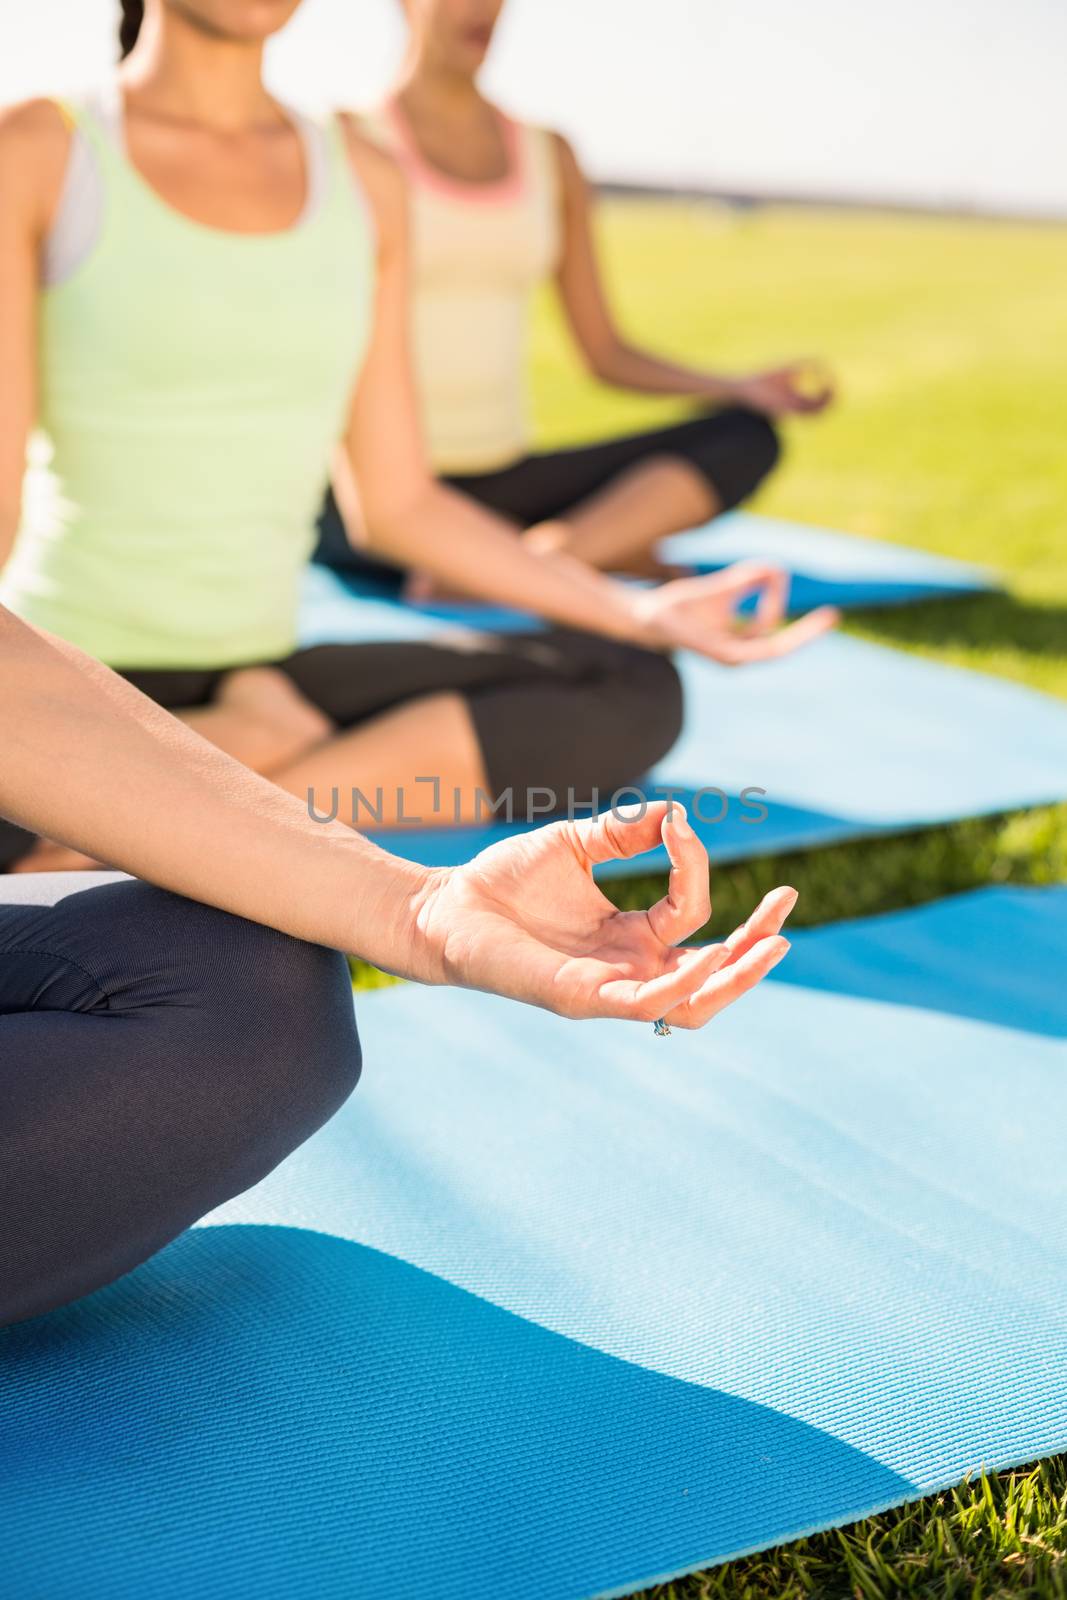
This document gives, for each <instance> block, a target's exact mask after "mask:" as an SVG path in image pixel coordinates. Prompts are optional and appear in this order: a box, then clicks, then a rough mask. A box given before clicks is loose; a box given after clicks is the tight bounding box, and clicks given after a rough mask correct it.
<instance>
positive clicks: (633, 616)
mask: <svg viewBox="0 0 1067 1600" xmlns="http://www.w3.org/2000/svg"><path fill="white" fill-rule="evenodd" d="M349 136H350V150H351V155H352V161H353V165H354V167H355V170H356V172H357V175H358V176H359V178H360V180H361V182H362V183H363V186H364V188H365V190H366V192H367V194H368V196H369V198H370V200H371V203H372V205H373V207H374V211H375V216H376V222H377V233H378V239H379V269H378V285H377V302H376V306H375V315H374V327H373V333H372V336H371V342H370V348H369V350H368V353H367V356H366V358H365V360H364V365H363V370H362V372H361V374H360V378H359V383H358V386H357V389H356V394H355V398H354V401H353V405H352V413H351V420H350V424H349V429H348V435H347V440H346V455H347V461H348V465H349V467H350V470H351V473H352V476H353V477H354V479H355V482H356V484H357V486H358V491H359V503H360V509H361V514H362V523H363V527H364V529H365V530H366V534H367V540H368V543H369V545H370V548H371V549H373V550H377V551H379V552H380V553H381V554H383V555H385V556H387V557H391V558H392V559H394V560H397V561H399V562H400V563H401V564H402V565H406V566H411V567H415V568H417V569H419V570H420V571H424V572H429V573H431V574H432V575H433V576H434V577H436V578H439V579H442V580H443V581H444V582H445V583H446V584H447V585H449V586H451V587H454V588H458V589H461V590H464V591H465V592H466V593H467V594H470V595H474V596H475V597H477V598H479V599H485V600H492V601H495V602H497V603H498V604H502V605H510V606H514V607H516V608H518V609H520V610H525V611H533V612H535V613H536V614H538V615H540V616H544V617H548V618H550V619H551V620H552V621H554V622H560V623H563V624H565V625H566V626H568V627H573V628H580V629H583V630H585V631H587V632H590V633H601V634H607V635H609V636H611V637H615V638H622V639H628V640H632V641H633V642H634V643H638V644H643V645H647V646H649V647H651V648H673V647H674V646H676V645H678V646H682V647H683V648H686V649H692V650H695V651H697V652H698V653H700V654H704V655H708V656H711V657H712V658H713V659H715V660H722V661H730V662H740V661H742V660H757V659H761V658H762V657H763V656H765V655H770V654H775V655H777V654H784V653H785V652H786V651H787V650H789V649H791V648H795V647H796V646H797V645H800V644H802V643H804V642H806V640H807V639H809V638H812V637H814V636H815V634H817V633H820V632H823V631H825V629H826V627H828V626H831V625H832V623H833V621H834V617H833V615H832V614H831V613H829V612H827V611H823V612H819V613H814V614H813V616H812V618H809V619H804V621H803V622H801V623H797V624H794V626H793V627H792V628H787V629H785V630H784V631H783V632H781V633H775V632H774V630H775V629H776V628H777V625H778V623H779V622H780V621H781V617H782V609H783V606H782V604H775V605H771V604H765V605H764V606H762V607H761V609H760V613H759V628H758V630H757V633H755V634H753V633H752V632H751V631H748V632H747V633H746V636H745V638H744V639H743V640H741V639H738V638H736V637H735V632H734V612H735V610H736V607H737V605H738V604H739V603H740V601H741V599H742V598H743V597H744V594H745V593H748V592H752V591H753V590H754V589H758V590H760V591H763V590H765V589H766V590H768V591H769V592H770V593H771V594H773V596H777V597H778V598H779V599H781V600H782V601H783V604H784V596H783V594H782V582H781V575H780V574H777V573H772V572H769V571H768V569H765V568H754V567H747V568H745V569H744V571H743V572H742V571H737V572H735V571H732V570H731V571H728V572H727V573H721V574H714V575H712V576H710V577H707V578H696V579H686V580H684V582H683V583H680V584H679V583H674V584H665V585H663V587H662V588H660V589H657V590H656V591H654V592H651V593H650V592H649V591H646V590H638V589H634V588H632V587H631V586H629V585H626V584H622V583H619V582H617V581H616V580H614V579H612V578H608V577H606V576H605V575H604V574H602V573H599V572H595V571H594V570H593V569H592V568H591V567H588V566H586V565H585V564H584V563H583V562H580V561H577V560H575V559H574V558H573V557H572V556H568V555H566V554H561V553H558V552H556V551H552V552H551V553H548V552H541V551H538V552H536V553H535V552H534V550H533V549H531V548H530V546H529V544H528V543H526V542H525V541H523V540H521V539H517V538H516V537H515V533H514V529H513V528H512V527H511V526H510V524H508V523H506V522H504V521H503V520H502V519H501V518H499V517H496V516H494V515H493V514H492V513H491V512H489V511H486V510H483V509H482V508H481V507H480V506H477V505H475V504H474V502H473V501H471V500H469V499H468V498H467V497H466V496H465V495H461V494H457V493H456V492H454V491H453V490H451V489H449V488H447V487H446V486H445V485H443V484H440V483H438V482H437V481H436V479H435V478H434V477H433V476H432V474H431V472H430V468H429V465H428V462H427V458H426V453H425V449H424V446H423V441H422V430H421V427H420V424H419V416H418V402H417V399H416V396H415V389H414V383H413V379H412V366H411V358H410V352H409V348H408V320H409V306H410V289H409V261H408V239H407V195H406V191H405V187H404V183H403V179H402V178H401V176H400V173H399V171H398V170H397V168H396V167H395V165H394V163H393V162H392V161H391V160H390V159H389V158H388V157H387V156H385V155H383V154H382V152H381V151H379V150H377V149H375V148H374V147H373V146H370V145H368V144H367V143H366V142H365V141H363V140H361V139H359V137H358V135H355V134H354V133H352V132H351V131H350V135H349ZM772 635H773V637H772Z"/></svg>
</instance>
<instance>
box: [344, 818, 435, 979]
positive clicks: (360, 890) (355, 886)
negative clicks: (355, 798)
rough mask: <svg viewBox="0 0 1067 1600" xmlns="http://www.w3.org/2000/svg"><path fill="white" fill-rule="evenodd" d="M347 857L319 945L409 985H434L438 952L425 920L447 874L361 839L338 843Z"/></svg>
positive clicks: (360, 837) (429, 926) (353, 838)
mask: <svg viewBox="0 0 1067 1600" xmlns="http://www.w3.org/2000/svg"><path fill="white" fill-rule="evenodd" d="M342 847H343V848H346V855H347V857H348V859H347V861H346V862H345V863H343V864H342V863H340V862H339V863H338V866H339V867H343V870H340V871H338V872H337V874H336V878H335V887H334V889H333V891H332V894H331V898H332V899H333V900H334V901H335V908H334V909H331V910H330V911H329V912H328V913H327V921H328V923H329V929H328V930H327V933H326V935H325V936H324V938H323V943H325V944H336V945H338V946H340V947H342V948H344V949H346V950H347V951H349V953H350V954H352V955H356V956H360V957H361V958H362V959H363V960H365V961H369V962H371V963H372V964H373V965H374V966H376V967H380V968H381V969H382V971H383V972H389V973H392V974H393V975H394V976H395V977H398V978H410V979H411V980H412V981H413V982H415V983H428V984H439V983H443V982H444V981H445V979H444V952H443V951H442V950H440V949H438V948H437V944H438V942H439V941H437V940H436V939H435V936H434V934H433V932H432V931H431V921H432V919H430V918H428V917H427V915H426V910H427V907H428V906H429V904H430V903H431V902H432V900H433V899H434V897H435V896H436V893H437V891H438V890H439V888H440V885H441V882H442V881H443V880H444V879H446V878H448V877H449V876H450V870H451V869H448V868H441V867H438V868H432V867H424V866H420V865H419V864H418V863H417V862H414V861H404V860H402V859H401V858H400V857H398V856H393V855H387V854H386V853H385V851H383V850H379V849H378V848H377V847H376V846H373V845H371V844H370V841H369V840H367V839H366V838H364V837H362V836H360V835H358V834H352V835H351V842H350V843H349V841H348V840H345V841H342Z"/></svg>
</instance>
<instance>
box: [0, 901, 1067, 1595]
mask: <svg viewBox="0 0 1067 1600" xmlns="http://www.w3.org/2000/svg"><path fill="white" fill-rule="evenodd" d="M1065 965H1067V888H1054V889H1047V890H1007V889H996V890H986V891H981V892H979V893H977V894H973V895H967V896H963V897H960V898H958V899H955V900H951V901H947V902H943V903H941V904H939V905H935V906H931V907H928V908H924V909H922V910H919V911H912V912H905V913H900V914H897V915H894V916H888V917H881V918H876V919H873V920H869V921H866V922H860V923H856V924H851V925H849V924H845V925H842V926H839V927H835V928H827V929H821V930H818V931H815V932H811V933H802V934H799V935H797V936H796V943H795V947H794V953H793V955H792V957H791V959H790V961H788V962H787V963H786V964H784V965H783V966H782V967H781V968H780V969H778V970H779V973H780V974H781V975H782V977H784V978H786V979H787V981H779V980H777V979H776V980H773V981H771V982H769V983H766V984H764V985H763V986H762V987H761V988H760V989H759V990H758V991H757V992H755V993H754V994H752V995H750V996H748V997H747V998H746V999H745V1000H744V1001H742V1002H741V1003H740V1004H739V1005H738V1006H736V1007H734V1008H733V1009H731V1010H730V1011H728V1012H726V1013H725V1014H724V1015H723V1016H722V1017H721V1018H719V1019H718V1020H717V1021H716V1022H715V1023H714V1024H713V1025H712V1026H711V1027H709V1028H708V1029H707V1030H706V1031H705V1032H703V1033H700V1034H684V1033H677V1032H676V1033H675V1034H674V1036H673V1037H672V1038H671V1039H670V1040H669V1041H660V1040H657V1039H655V1038H654V1037H653V1035H652V1030H651V1028H642V1027H634V1026H632V1025H628V1024H621V1023H587V1024H584V1025H583V1026H582V1027H581V1028H578V1027H577V1026H576V1025H574V1024H569V1023H565V1022H562V1021H560V1020H558V1019H556V1018H553V1017H550V1016H547V1015H545V1014H543V1013H540V1012H532V1011H524V1010H521V1009H519V1008H517V1007H514V1006H511V1005H509V1004H507V1003H506V1002H503V1001H499V1000H496V999H493V998H488V997H486V996H480V995H471V994H464V993H460V992H456V991H435V992H428V991H424V990H419V989H414V988H403V989H400V990H393V991H389V992H386V993H382V994H374V995H361V996H359V997H358V1001H359V1011H360V1018H361V1028H362V1032H363V1037H364V1044H365V1050H366V1058H367V1069H366V1073H365V1077H364V1082H363V1084H362V1085H361V1087H360V1089H359V1090H358V1091H357V1094H356V1095H355V1097H354V1098H353V1099H352V1100H351V1101H350V1102H349V1104H348V1105H347V1106H346V1107H345V1108H344V1109H343V1110H342V1111H341V1112H340V1113H339V1115H338V1116H337V1117H336V1118H335V1119H334V1121H333V1122H332V1123H331V1124H330V1125H329V1126H328V1127H327V1128H325V1129H324V1130H322V1132H320V1133H319V1134H318V1135H316V1136H315V1138H313V1139H312V1140H311V1141H310V1142H309V1143H308V1144H307V1145H305V1146H304V1147H303V1149H302V1150H300V1151H298V1152H297V1153H296V1154H295V1155H294V1156H293V1157H292V1158H291V1159H290V1160H289V1161H288V1162H286V1163H285V1164H284V1165H283V1166H282V1167H281V1168H280V1169H279V1170H278V1171H277V1172H276V1173H274V1174H273V1175H272V1176H271V1177H269V1178H268V1179H267V1180H266V1181H265V1182H264V1183H262V1184H261V1185H259V1187H258V1188H256V1189H254V1190H253V1191H251V1192H250V1193H249V1194H248V1195H246V1196H244V1197H242V1198H241V1199H240V1200H238V1201H236V1202H234V1203H232V1204H230V1205H229V1206H227V1207H224V1208H223V1209H222V1210H221V1211H220V1212H217V1213H216V1214H214V1215H213V1216H212V1217H210V1218H209V1219H207V1223H206V1225H204V1226H202V1227H200V1228H197V1229H195V1230H194V1231H193V1232H191V1233H190V1234H187V1235H186V1236H185V1237H184V1238H183V1239H181V1240H179V1241H178V1242H177V1244H175V1245H173V1246H172V1247H171V1248H170V1249H168V1250H166V1251H165V1252H164V1253H163V1254H162V1255H161V1256H160V1257H158V1258H157V1259H156V1260H155V1261H153V1262H151V1263H149V1264H148V1265H147V1266H145V1267H143V1268H141V1269H140V1270H139V1271H137V1272H136V1273H134V1274H132V1275H131V1276H130V1277H128V1278H127V1279H125V1280H124V1281H123V1282H122V1283H120V1284H118V1285H115V1286H113V1287H112V1288H110V1289H107V1290H104V1291H102V1292H101V1293H100V1294H97V1295H95V1296H93V1297H92V1298H91V1299H90V1300H89V1301H86V1302H83V1303H82V1304H81V1305H80V1306H77V1307H74V1308H71V1309H68V1310H67V1311H65V1312H62V1313H57V1314H54V1315H52V1316H50V1317H47V1318H41V1319H38V1320H37V1321H36V1322H33V1323H29V1324H25V1325H23V1326H21V1327H18V1328H14V1329H11V1330H8V1331H7V1332H6V1333H5V1334H3V1335H0V1395H2V1400H0V1460H2V1463H3V1472H2V1476H0V1526H2V1527H3V1529H4V1560H3V1564H2V1566H0V1595H3V1597H4V1600H24V1597H25V1596H27V1595H31V1594H40V1595H42V1596H47V1597H48V1600H86V1597H96V1596H101V1597H102V1596H107V1597H108V1600H141V1597H142V1596H143V1595H146V1594H151V1595H153V1596H154V1597H157V1600H230V1597H231V1596H234V1595H242V1596H243V1595H256V1596H265V1597H267V1600H274V1597H277V1600H283V1597H284V1600H353V1597H356V1600H361V1597H371V1596H377V1595H380V1594H382V1593H385V1592H389V1591H391V1590H393V1589H396V1588H406V1587H409V1586H413V1585H414V1584H415V1583H417V1584H418V1585H419V1586H420V1587H422V1588H424V1589H426V1590H427V1592H429V1593H432V1594H433V1595H434V1596H435V1600H495V1597H496V1596H498V1595H500V1594H507V1595H509V1596H512V1597H514V1600H584V1597H587V1596H594V1595H608V1594H624V1593H628V1592H630V1591H632V1590H635V1589H638V1588H640V1587H643V1586H645V1585H646V1584H650V1583H652V1582H653V1581H654V1580H656V1579H660V1578H665V1577H667V1576H671V1575H675V1574H679V1573H681V1572H684V1571H687V1570H692V1569H695V1568H697V1567H700V1566H703V1565H707V1564H710V1563H712V1562H716V1561H722V1560H725V1559H727V1558H728V1557H730V1556H733V1555H737V1554H739V1553H742V1552H745V1551H749V1550H755V1549H762V1548H766V1547H769V1546H771V1545H774V1544H776V1543H779V1542H781V1541H783V1540H787V1539H792V1538H796V1537H798V1536H799V1535H801V1534H804V1533H807V1532H811V1531H814V1530H816V1529H819V1528H825V1527H828V1526H833V1525H840V1524H842V1523H845V1522H848V1521H850V1520H853V1519H855V1518H857V1517H860V1516H863V1515H867V1514H870V1513H873V1512H876V1511H879V1510H882V1509H884V1508H886V1507H888V1506H890V1505H894V1504H897V1503H899V1502H901V1501H904V1500H907V1499H911V1498H914V1497H916V1496H919V1495H922V1494H927V1493H930V1492H933V1491H934V1490H936V1489H939V1488H942V1487H944V1486H947V1485H949V1484H952V1483H954V1482H956V1481H958V1480H959V1479H960V1478H961V1477H963V1476H964V1475H965V1474H967V1473H970V1472H976V1471H978V1470H979V1469H980V1468H981V1467H983V1466H985V1467H987V1468H990V1469H992V1468H998V1467H1005V1466H1008V1465H1013V1464H1019V1463H1022V1462H1025V1461H1027V1460H1029V1459H1032V1458H1035V1457H1038V1456H1042V1455H1046V1454H1051V1453H1054V1452H1057V1451H1061V1450H1064V1449H1067V1232H1065V1230H1064V1227H1063V1226H1062V1223H1061V1219H1062V1217H1063V1215H1064V1213H1065V1208H1067V1165H1065V1163H1064V1160H1063V1128H1064V1126H1065V1124H1067V988H1065V986H1064V984H1063V971H1064V968H1065Z"/></svg>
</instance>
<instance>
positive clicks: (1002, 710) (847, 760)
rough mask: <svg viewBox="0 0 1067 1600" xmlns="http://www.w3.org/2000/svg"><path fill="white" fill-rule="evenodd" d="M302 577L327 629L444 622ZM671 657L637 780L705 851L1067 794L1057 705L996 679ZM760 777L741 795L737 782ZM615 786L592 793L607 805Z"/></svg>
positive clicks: (844, 835) (444, 843)
mask: <svg viewBox="0 0 1067 1600" xmlns="http://www.w3.org/2000/svg"><path fill="white" fill-rule="evenodd" d="M312 582H313V585H314V595H315V600H314V604H313V606H312V608H311V614H312V615H314V616H316V617H318V618H319V619H320V621H321V623H322V629H321V631H322V634H323V636H324V637H325V636H333V637H341V636H342V632H341V631H340V630H343V629H344V628H345V627H346V626H347V629H348V633H347V634H345V635H344V636H345V637H349V638H356V639H359V638H376V637H381V638H397V637H400V638H403V637H428V636H431V635H432V634H434V633H438V632H440V628H441V619H440V618H432V619H431V618H428V617H425V616H423V615H421V614H419V613H412V612H410V611H408V610H405V609H404V608H402V607H400V606H397V605H396V604H394V603H391V602H388V601H385V600H379V599H375V600H371V599H364V598H359V599H357V598H354V597H352V596H350V595H347V594H345V592H344V590H343V588H342V587H341V586H340V585H339V583H338V581H337V580H336V579H335V578H334V577H333V576H332V574H330V573H326V572H319V573H316V574H315V576H314V578H313V580H312ZM331 628H332V629H334V630H335V632H334V633H333V635H330V631H329V630H330V629H331ZM679 668H680V670H681V673H682V678H683V682H684V685H685V725H684V728H683V731H682V736H681V738H680V740H679V741H678V743H677V744H676V745H675V747H674V749H673V750H672V751H671V752H670V753H669V755H667V756H666V757H665V758H664V760H663V761H662V762H661V763H660V765H659V766H658V767H657V768H656V770H655V771H654V772H653V773H651V774H650V775H649V776H648V777H647V778H646V779H645V780H644V781H643V784H642V789H643V792H644V793H646V794H647V795H648V796H649V797H650V798H653V799H654V798H657V797H662V796H663V795H664V794H666V793H673V794H676V795H677V796H678V797H679V798H680V799H681V800H683V801H684V802H685V803H686V804H687V805H688V807H689V812H690V817H691V820H692V821H693V824H694V826H695V828H696V830H697V832H698V833H699V834H700V837H701V838H702V840H703V842H704V844H705V846H706V847H707V850H708V853H709V855H710V856H711V857H712V859H713V860H715V861H736V860H743V859H746V858H748V857H752V856H761V855H770V854H773V853H776V852H779V851H785V850H805V849H810V848H812V847H814V846H819V845H826V844H834V843H839V842H840V841H842V840H845V839H854V838H860V837H863V836H864V835H869V834H877V833H885V832H890V833H892V832H898V833H899V832H902V831H905V830H907V829H909V828H920V827H927V826H931V825H933V824H937V823H944V822H953V821H956V820H957V819H959V818H961V817H972V816H986V815H990V814H992V813H994V812H997V811H1011V810H1015V809H1020V808H1023V807H1026V806H1035V805H1042V804H1050V803H1053V802H1056V801H1059V800H1062V799H1064V798H1067V706H1065V705H1063V704H1062V703H1061V702H1060V701H1057V700H1053V699H1051V698H1050V697H1048V696H1046V695H1042V694H1038V693H1035V692H1034V691H1033V690H1031V689H1027V688H1024V687H1022V686H1021V685H1019V684H1013V683H1009V682H1007V681H1006V680H1004V679H1002V678H993V677H988V676H986V675H984V674H981V673H977V672H968V671H965V670H963V669H961V668H958V667H950V666H944V665H942V664H941V663H939V662H932V661H925V660H923V659H922V658H921V657H919V656H914V655H907V654H905V653H904V652H903V651H898V650H888V649H885V648H883V647H881V646H879V645H874V644H868V643H866V642H865V641H863V640H859V639H853V638H849V637H847V636H845V635H843V634H835V635H832V636H830V637H828V638H825V639H821V640H819V641H818V643H816V644H814V645H811V646H809V647H808V648H807V649H805V650H801V651H798V652H797V653H796V655H793V656H790V657H788V658H787V659H785V660H783V661H776V662H767V663H764V664H762V665H760V666H750V667H743V668H728V667H719V666H716V665H715V664H714V663H713V662H710V661H703V660H700V659H698V658H697V657H695V656H691V655H690V656H686V657H684V658H681V659H680V660H679ZM759 790H762V791H764V792H763V793H762V795H761V794H758V793H752V794H751V795H749V798H748V800H747V802H746V800H745V799H744V796H745V794H746V792H747V791H759ZM587 798H588V797H587V796H584V795H583V796H579V797H578V799H579V800H586V799H587ZM633 798H634V797H633V796H632V795H628V796H623V797H622V799H621V801H620V803H626V802H627V801H632V800H633ZM522 800H523V797H521V796H519V797H517V807H518V814H519V815H521V814H522ZM610 800H611V796H610V795H608V794H604V795H602V796H601V797H600V802H601V805H607V804H608V803H609V802H610ZM443 804H444V805H445V806H446V808H447V804H448V797H447V796H446V797H445V799H444V801H443ZM563 804H564V806H565V804H566V797H564V802H563ZM763 807H766V815H765V816H763V815H762V814H761V813H762V808H763ZM488 813H489V807H488V806H487V808H486V814H487V816H488ZM579 814H581V813H579ZM757 819H759V820H757ZM538 820H539V821H544V820H545V819H544V817H541V818H540V819H538ZM521 831H525V830H524V829H523V827H522V825H521V824H515V825H511V826H509V825H508V824H506V823H505V822H493V823H490V822H486V824H485V825H483V826H481V827H477V828H475V827H465V828H456V827H436V828H425V827H419V826H416V825H414V822H413V824H412V825H410V826H407V827H404V828H399V829H394V830H393V831H391V832H388V833H382V834H380V835H378V836H377V837H379V838H380V840H381V842H382V843H384V844H385V845H386V846H387V847H388V848H389V849H390V850H392V851H394V852H395V853H396V854H397V855H402V856H406V857H408V858H409V859H411V860H414V861H421V862H424V863H425V864H426V865H428V866H451V865H454V864H455V863H456V862H460V861H468V860H469V859H470V858H471V856H473V855H475V854H476V853H477V851H478V850H480V849H482V848H484V846H485V845H488V844H492V843H493V842H494V841H495V840H497V839H500V838H503V837H504V836H505V835H506V834H508V833H514V832H521ZM665 865H666V856H665V854H664V852H663V851H662V850H660V851H658V852H657V853H656V854H654V855H652V856H641V857H638V858H636V859H635V860H631V861H622V862H611V863H609V864H608V865H607V866H606V867H605V868H604V870H603V875H604V876H609V877H610V876H619V875H626V874H633V873H640V872H647V871H650V870H656V869H659V868H662V867H664V866H665Z"/></svg>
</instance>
